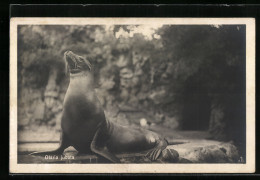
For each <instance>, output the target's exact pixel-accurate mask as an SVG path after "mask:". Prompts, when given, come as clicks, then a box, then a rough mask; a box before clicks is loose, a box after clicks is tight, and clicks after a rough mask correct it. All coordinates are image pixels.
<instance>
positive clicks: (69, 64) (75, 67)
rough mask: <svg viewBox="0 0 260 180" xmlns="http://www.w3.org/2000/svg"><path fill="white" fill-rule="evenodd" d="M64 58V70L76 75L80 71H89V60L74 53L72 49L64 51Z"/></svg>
mask: <svg viewBox="0 0 260 180" xmlns="http://www.w3.org/2000/svg"><path fill="white" fill-rule="evenodd" d="M64 60H65V64H66V71H67V72H68V73H70V75H77V74H81V73H82V72H90V71H91V64H90V62H89V61H88V60H87V59H86V58H84V57H82V56H79V55H77V54H74V53H73V52H72V51H66V52H65V53H64Z"/></svg>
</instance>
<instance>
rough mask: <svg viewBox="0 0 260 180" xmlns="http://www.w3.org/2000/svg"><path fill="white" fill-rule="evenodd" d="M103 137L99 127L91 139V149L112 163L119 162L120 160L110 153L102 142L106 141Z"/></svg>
mask: <svg viewBox="0 0 260 180" xmlns="http://www.w3.org/2000/svg"><path fill="white" fill-rule="evenodd" d="M104 138H105V135H104V134H103V133H102V132H101V131H100V129H99V130H98V131H97V132H96V134H95V136H94V139H93V141H92V142H91V145H90V149H91V151H93V152H94V153H97V154H99V155H100V156H103V157H105V158H107V159H108V160H110V161H111V162H113V163H120V160H119V159H118V158H117V157H116V156H115V155H114V154H112V153H111V152H110V151H109V149H108V148H107V147H106V145H105V144H104V143H105V142H106V141H105V139H104Z"/></svg>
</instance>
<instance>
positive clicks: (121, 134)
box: [31, 51, 168, 163]
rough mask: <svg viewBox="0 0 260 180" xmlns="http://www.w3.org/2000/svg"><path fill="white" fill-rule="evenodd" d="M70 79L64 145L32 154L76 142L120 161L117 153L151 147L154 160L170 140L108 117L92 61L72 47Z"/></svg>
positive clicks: (81, 148)
mask: <svg viewBox="0 0 260 180" xmlns="http://www.w3.org/2000/svg"><path fill="white" fill-rule="evenodd" d="M64 60H65V64H66V68H67V71H68V72H69V74H70V83H69V86H68V89H67V92H66V95H65V98H64V103H63V112H62V119H61V129H62V133H61V140H60V146H59V148H58V149H56V150H54V151H47V152H35V153H31V155H50V154H62V153H63V151H64V149H66V148H67V147H69V146H73V147H74V148H75V149H76V150H77V151H78V152H80V153H89V152H94V153H96V154H98V155H100V156H103V157H105V158H106V159H108V160H110V161H112V162H114V163H119V162H120V160H119V159H118V158H117V157H116V155H115V154H114V153H117V152H138V151H145V150H150V151H149V152H148V153H147V155H146V156H147V157H148V158H149V159H150V160H152V161H154V160H156V159H157V158H158V157H159V155H160V154H161V152H162V150H164V149H165V148H166V147H167V145H168V142H167V140H166V139H164V138H163V137H161V136H160V135H159V134H157V133H155V132H152V131H149V130H146V129H141V128H130V127H126V126H121V125H118V124H116V123H114V122H111V121H108V120H107V119H106V117H105V114H104V110H103V108H102V106H101V104H100V102H99V100H98V98H97V96H96V94H95V90H94V78H93V70H92V66H91V64H90V62H89V61H88V60H87V59H86V58H84V57H82V56H79V55H76V54H74V53H73V52H72V51H66V52H65V53H64Z"/></svg>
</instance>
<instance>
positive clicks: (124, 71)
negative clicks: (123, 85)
mask: <svg viewBox="0 0 260 180" xmlns="http://www.w3.org/2000/svg"><path fill="white" fill-rule="evenodd" d="M133 76H134V73H133V71H132V70H131V69H129V68H123V69H122V70H121V71H120V77H121V78H124V79H130V78H132V77H133Z"/></svg>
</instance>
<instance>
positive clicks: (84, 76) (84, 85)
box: [69, 72, 94, 92]
mask: <svg viewBox="0 0 260 180" xmlns="http://www.w3.org/2000/svg"><path fill="white" fill-rule="evenodd" d="M69 87H70V88H73V89H74V90H79V91H80V90H81V89H84V92H85V91H86V90H87V89H91V90H92V89H94V82H93V75H92V74H91V73H84V72H83V73H80V74H70V84H69Z"/></svg>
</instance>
